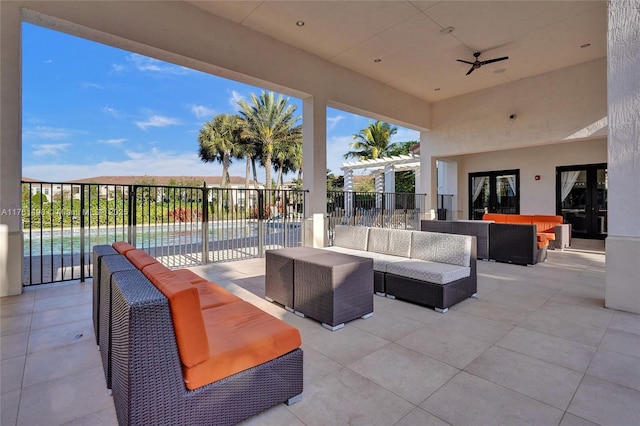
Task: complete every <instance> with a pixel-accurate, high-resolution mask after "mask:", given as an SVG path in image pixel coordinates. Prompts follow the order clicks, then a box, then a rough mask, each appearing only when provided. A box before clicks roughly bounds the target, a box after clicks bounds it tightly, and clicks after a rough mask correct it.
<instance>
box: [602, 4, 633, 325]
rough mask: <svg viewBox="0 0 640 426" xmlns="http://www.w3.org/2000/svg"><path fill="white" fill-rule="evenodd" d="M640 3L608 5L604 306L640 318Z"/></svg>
mask: <svg viewBox="0 0 640 426" xmlns="http://www.w3.org/2000/svg"><path fill="white" fill-rule="evenodd" d="M639 75H640V1H639V0H616V1H611V2H609V27H608V43H607V98H608V122H609V139H608V145H609V146H608V150H607V151H608V164H607V168H608V179H609V188H608V220H607V223H608V228H609V229H608V231H609V234H608V235H609V236H608V237H607V240H606V259H607V261H606V273H605V276H606V286H605V306H606V307H607V308H612V309H618V310H623V311H628V312H633V313H636V314H640V280H639V279H638V277H640V262H639V261H638V259H640V184H639V183H640V166H639V165H640V127H639V126H638V111H640V78H638V76H639Z"/></svg>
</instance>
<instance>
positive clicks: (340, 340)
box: [302, 323, 390, 365]
mask: <svg viewBox="0 0 640 426" xmlns="http://www.w3.org/2000/svg"><path fill="white" fill-rule="evenodd" d="M302 341H303V342H304V344H305V345H307V346H310V347H311V348H313V349H315V350H316V351H318V352H320V353H322V354H324V355H326V356H327V357H329V358H330V359H332V360H334V361H336V362H338V363H340V364H341V365H348V364H351V363H352V362H354V361H356V360H358V359H360V358H363V357H365V356H367V355H368V354H370V353H371V352H374V351H376V350H377V349H380V348H381V347H383V346H385V345H388V344H389V343H390V342H389V341H388V340H385V339H383V338H381V337H378V336H375V335H373V334H371V333H368V332H366V331H364V330H361V329H359V328H356V327H351V326H349V325H347V326H346V327H344V328H342V329H340V330H337V331H329V330H327V329H325V328H323V327H322V326H321V325H320V324H319V323H318V330H317V331H315V332H312V333H308V334H305V335H304V336H303V340H302Z"/></svg>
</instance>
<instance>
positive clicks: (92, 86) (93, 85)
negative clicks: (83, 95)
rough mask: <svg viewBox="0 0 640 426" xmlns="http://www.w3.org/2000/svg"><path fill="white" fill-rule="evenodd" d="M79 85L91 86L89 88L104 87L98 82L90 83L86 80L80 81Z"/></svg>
mask: <svg viewBox="0 0 640 426" xmlns="http://www.w3.org/2000/svg"><path fill="white" fill-rule="evenodd" d="M81 86H82V87H88V88H91V89H104V86H101V85H100V84H98V83H91V82H88V81H87V82H84V83H81Z"/></svg>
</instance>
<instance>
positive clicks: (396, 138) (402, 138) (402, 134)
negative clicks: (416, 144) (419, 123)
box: [391, 127, 420, 142]
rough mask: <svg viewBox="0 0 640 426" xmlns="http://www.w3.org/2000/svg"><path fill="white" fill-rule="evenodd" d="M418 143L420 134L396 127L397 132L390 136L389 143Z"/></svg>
mask: <svg viewBox="0 0 640 426" xmlns="http://www.w3.org/2000/svg"><path fill="white" fill-rule="evenodd" d="M408 141H420V132H419V131H417V130H411V129H407V128H404V127H398V132H397V133H396V134H395V135H393V136H391V142H408Z"/></svg>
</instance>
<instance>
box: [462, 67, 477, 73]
mask: <svg viewBox="0 0 640 426" xmlns="http://www.w3.org/2000/svg"><path fill="white" fill-rule="evenodd" d="M475 69H476V67H471V69H470V70H469V71H467V73H466V74H465V75H469V74H471V73H472V72H473V70H475Z"/></svg>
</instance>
